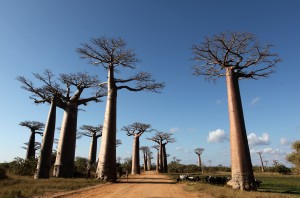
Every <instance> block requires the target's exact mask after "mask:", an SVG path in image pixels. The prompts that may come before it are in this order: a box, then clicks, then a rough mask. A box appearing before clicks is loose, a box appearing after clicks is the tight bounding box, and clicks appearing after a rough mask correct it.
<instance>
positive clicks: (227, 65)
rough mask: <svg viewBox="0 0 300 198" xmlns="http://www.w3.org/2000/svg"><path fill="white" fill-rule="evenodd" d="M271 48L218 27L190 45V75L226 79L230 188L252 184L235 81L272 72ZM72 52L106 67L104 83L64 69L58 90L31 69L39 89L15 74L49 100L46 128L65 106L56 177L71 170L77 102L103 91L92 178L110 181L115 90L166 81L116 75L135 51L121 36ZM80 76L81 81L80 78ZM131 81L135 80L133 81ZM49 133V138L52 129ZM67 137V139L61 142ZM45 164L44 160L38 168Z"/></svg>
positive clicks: (131, 65)
mask: <svg viewBox="0 0 300 198" xmlns="http://www.w3.org/2000/svg"><path fill="white" fill-rule="evenodd" d="M271 48H272V44H269V43H266V44H263V43H261V42H259V41H258V39H257V38H256V37H255V35H253V34H251V33H247V32H222V33H219V34H216V35H213V36H211V37H206V38H205V39H204V41H203V42H202V43H200V44H195V45H193V46H192V53H193V55H194V57H193V58H192V59H193V60H194V61H195V63H196V64H195V66H194V67H193V74H194V75H197V76H198V75H201V76H204V77H205V78H206V79H207V80H213V81H215V80H217V79H219V78H221V77H225V78H226V85H227V94H228V111H229V121H230V150H231V151H230V153H231V167H232V173H231V180H230V181H229V182H228V185H230V186H232V188H234V189H241V190H256V189H257V187H256V184H255V179H254V175H253V170H252V162H251V158H250V151H249V145H248V140H247V134H246V127H245V121H244V116H243V108H242V100H241V96H240V89H239V80H241V79H259V78H263V77H268V76H269V75H270V74H272V73H274V71H275V70H274V68H275V66H276V64H277V63H278V62H280V58H279V57H278V55H277V54H276V53H272V52H271V51H270V50H271ZM77 52H78V53H79V54H80V56H81V58H83V59H87V60H88V61H89V62H90V63H91V64H93V65H97V66H98V65H99V66H102V67H103V68H104V69H105V70H106V71H107V82H104V83H100V82H99V81H98V80H97V78H96V77H90V76H88V75H86V74H82V73H81V74H73V75H66V74H64V75H61V76H60V81H61V82H62V83H63V84H64V85H65V86H66V89H62V88H61V87H60V85H59V84H58V83H56V82H54V81H53V79H52V74H51V73H50V72H46V75H45V76H41V75H38V74H35V77H36V78H38V79H39V80H41V81H42V82H43V83H44V84H45V85H44V87H40V88H36V87H34V86H33V83H32V82H31V81H29V80H27V79H26V78H24V77H19V78H18V79H19V81H20V82H21V83H22V84H23V88H25V89H26V90H28V91H30V92H32V93H33V94H34V95H33V96H32V98H33V99H34V100H35V102H36V103H41V102H48V103H50V104H51V108H50V113H49V119H48V121H47V127H48V128H49V130H50V129H52V128H53V126H54V124H53V122H55V119H54V118H55V117H51V115H52V113H51V112H52V111H55V107H56V106H58V107H60V108H62V109H64V110H65V116H64V119H63V124H62V131H61V134H60V138H59V145H58V153H57V158H56V162H55V171H54V172H55V175H56V176H63V177H68V176H71V175H69V173H70V172H72V171H70V170H69V169H70V167H73V164H72V163H73V160H70V158H68V157H67V156H71V158H72V157H73V156H72V154H70V155H67V156H66V155H65V154H64V152H67V153H73V152H74V151H73V150H74V149H75V147H74V146H75V139H76V135H75V131H76V121H77V111H78V106H79V105H82V104H83V105H86V104H87V103H88V102H91V101H95V102H99V101H100V98H101V97H103V96H104V95H106V94H107V102H106V110H105V117H104V122H103V123H104V124H103V135H102V142H101V148H100V154H99V162H98V166H97V178H99V179H102V180H106V181H115V180H116V146H115V145H116V144H115V143H116V108H117V106H116V104H117V93H118V91H119V90H121V89H126V90H129V91H142V90H148V91H153V92H159V91H160V90H161V89H162V88H163V87H164V86H165V84H164V83H157V82H155V81H154V80H153V79H152V77H151V75H150V74H149V73H146V72H141V73H138V74H136V75H133V76H132V77H129V78H119V77H117V76H116V75H117V74H120V73H119V71H120V68H123V69H135V64H136V62H137V58H136V55H135V53H134V51H133V50H131V49H127V48H126V43H125V42H124V41H123V40H122V39H113V38H105V37H101V38H96V39H92V40H91V42H90V43H84V44H82V46H81V47H80V48H78V49H77ZM82 77H84V78H82ZM82 79H85V80H83V81H82ZM134 82H135V83H136V84H134V86H132V83H134ZM103 85H106V87H107V89H106V90H105V91H104V90H103ZM71 86H74V87H75V88H76V89H77V90H76V92H74V93H73V95H71V92H70V88H71ZM91 87H94V88H95V87H96V88H97V91H96V94H95V95H94V96H92V97H90V98H85V99H82V98H80V96H81V93H82V91H83V90H84V89H86V88H91ZM104 92H106V94H104ZM38 98H39V99H38ZM47 127H46V128H47ZM46 130H47V129H45V131H46ZM49 133H51V132H49ZM46 134H48V133H45V134H44V139H46V137H48V136H47V135H46ZM50 136H51V137H53V135H52V134H51V135H50ZM49 139H50V140H49V141H47V142H49V144H52V143H51V142H53V140H51V138H49ZM66 140H67V141H68V144H66ZM44 142H46V140H45V141H44V140H43V143H42V149H41V155H40V156H43V155H46V154H44V153H43V148H44ZM160 152H161V151H160ZM62 156H64V157H62ZM46 158H47V157H46ZM41 163H42V160H39V164H41ZM40 166H41V165H40ZM44 166H47V165H43V166H41V167H44ZM160 166H161V164H160ZM39 169H40V168H39ZM40 175H41V174H40ZM37 177H40V176H37Z"/></svg>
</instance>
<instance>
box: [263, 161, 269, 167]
mask: <svg viewBox="0 0 300 198" xmlns="http://www.w3.org/2000/svg"><path fill="white" fill-rule="evenodd" d="M264 162H265V165H266V168H268V162H269V160H265V161H264Z"/></svg>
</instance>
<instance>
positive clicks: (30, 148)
mask: <svg viewBox="0 0 300 198" xmlns="http://www.w3.org/2000/svg"><path fill="white" fill-rule="evenodd" d="M34 147H35V131H34V130H33V129H31V134H30V137H29V141H28V147H27V153H26V159H27V160H28V159H34V158H35V148H34Z"/></svg>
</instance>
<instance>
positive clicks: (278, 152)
mask: <svg viewBox="0 0 300 198" xmlns="http://www.w3.org/2000/svg"><path fill="white" fill-rule="evenodd" d="M257 152H262V153H263V154H273V155H286V154H287V153H286V152H285V151H282V150H280V149H273V148H271V147H267V148H264V149H255V148H253V149H251V150H250V153H257Z"/></svg>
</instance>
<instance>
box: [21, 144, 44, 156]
mask: <svg viewBox="0 0 300 198" xmlns="http://www.w3.org/2000/svg"><path fill="white" fill-rule="evenodd" d="M24 144H25V145H26V146H22V149H25V150H27V148H28V142H26V143H24ZM39 149H41V143H40V142H35V143H34V156H35V153H36V151H37V150H39Z"/></svg>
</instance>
